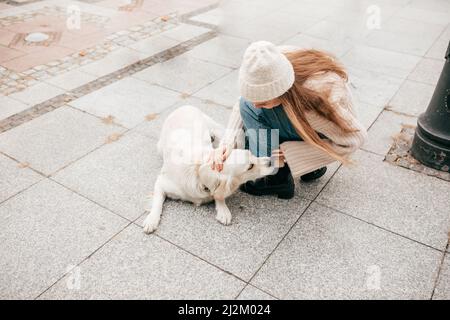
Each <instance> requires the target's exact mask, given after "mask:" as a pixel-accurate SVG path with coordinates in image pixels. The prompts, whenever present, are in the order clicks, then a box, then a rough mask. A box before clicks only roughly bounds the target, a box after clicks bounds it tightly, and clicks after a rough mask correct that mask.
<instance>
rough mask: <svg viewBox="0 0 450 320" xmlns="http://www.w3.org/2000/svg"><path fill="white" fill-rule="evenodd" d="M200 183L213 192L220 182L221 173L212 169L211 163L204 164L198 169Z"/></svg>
mask: <svg viewBox="0 0 450 320" xmlns="http://www.w3.org/2000/svg"><path fill="white" fill-rule="evenodd" d="M198 178H199V180H200V183H201V184H203V185H204V186H205V187H207V188H208V189H209V190H210V192H211V193H213V192H214V191H215V190H216V189H217V187H218V186H219V184H220V173H219V172H217V171H216V170H213V169H211V164H202V165H200V168H199V169H198Z"/></svg>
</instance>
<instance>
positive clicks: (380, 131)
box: [362, 110, 417, 156]
mask: <svg viewBox="0 0 450 320" xmlns="http://www.w3.org/2000/svg"><path fill="white" fill-rule="evenodd" d="M416 125H417V118H416V117H410V116H405V115H401V114H396V113H394V112H391V111H388V110H385V111H383V112H382V113H381V114H380V116H379V117H378V119H377V121H375V123H374V124H373V125H372V127H371V128H370V130H369V131H368V138H367V141H366V143H365V144H364V145H363V147H362V148H363V149H364V150H368V151H371V152H374V153H378V154H379V155H383V156H384V155H385V154H386V153H388V151H389V149H390V148H391V146H392V144H393V139H394V138H395V136H396V135H397V134H398V133H399V132H400V131H401V129H402V127H403V126H416Z"/></svg>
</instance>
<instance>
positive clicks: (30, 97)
mask: <svg viewBox="0 0 450 320" xmlns="http://www.w3.org/2000/svg"><path fill="white" fill-rule="evenodd" d="M64 92H65V91H64V90H62V89H60V88H58V87H55V86H52V85H49V84H48V83H45V82H39V83H38V84H35V85H34V86H31V87H28V88H26V89H25V90H22V91H19V92H16V93H13V94H11V95H10V97H11V98H13V99H16V100H19V101H21V102H23V103H26V104H28V105H30V106H33V105H36V104H38V103H41V102H44V101H47V100H49V99H51V98H54V97H56V96H58V95H60V94H63V93H64Z"/></svg>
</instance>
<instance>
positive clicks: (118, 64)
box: [78, 48, 149, 77]
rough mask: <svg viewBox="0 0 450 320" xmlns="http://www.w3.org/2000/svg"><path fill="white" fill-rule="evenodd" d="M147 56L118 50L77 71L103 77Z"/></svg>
mask: <svg viewBox="0 0 450 320" xmlns="http://www.w3.org/2000/svg"><path fill="white" fill-rule="evenodd" d="M148 56H149V54H146V53H143V52H138V51H136V50H133V49H130V48H120V49H117V50H115V51H113V52H111V53H109V54H108V55H107V56H106V57H105V58H103V59H100V60H97V61H95V62H92V63H89V64H87V65H85V66H83V67H81V68H79V69H78V70H79V71H82V72H85V73H88V74H92V75H94V76H97V77H103V76H105V75H107V74H109V73H112V72H115V71H117V70H120V69H122V68H125V67H126V66H128V65H130V64H133V63H135V62H137V61H139V60H142V59H145V58H147V57H148Z"/></svg>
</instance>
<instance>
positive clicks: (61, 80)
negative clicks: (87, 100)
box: [45, 70, 96, 91]
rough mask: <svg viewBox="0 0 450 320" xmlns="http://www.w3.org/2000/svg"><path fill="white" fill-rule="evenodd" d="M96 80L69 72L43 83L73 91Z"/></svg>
mask: <svg viewBox="0 0 450 320" xmlns="http://www.w3.org/2000/svg"><path fill="white" fill-rule="evenodd" d="M95 79H96V76H93V75H91V74H87V73H84V72H81V71H78V70H71V71H68V72H65V73H63V74H60V75H57V76H55V77H52V78H49V79H46V80H45V82H47V83H49V84H51V85H53V86H55V87H59V88H61V89H64V90H67V91H69V90H73V89H75V88H78V87H80V86H82V85H84V84H86V83H88V82H91V81H93V80H95Z"/></svg>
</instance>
